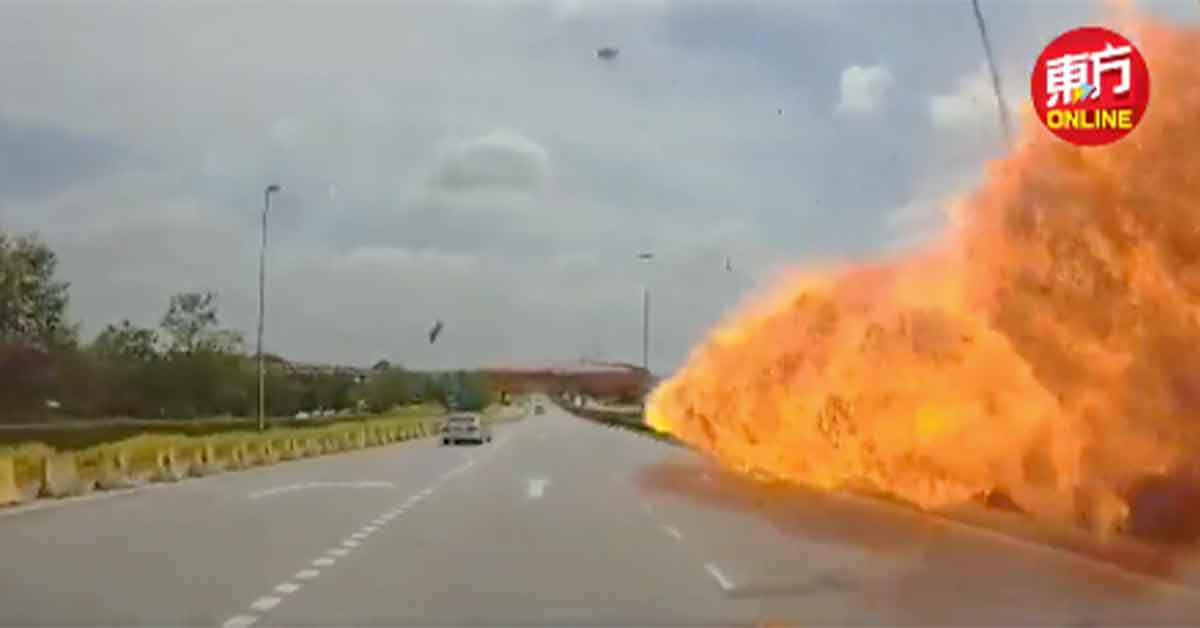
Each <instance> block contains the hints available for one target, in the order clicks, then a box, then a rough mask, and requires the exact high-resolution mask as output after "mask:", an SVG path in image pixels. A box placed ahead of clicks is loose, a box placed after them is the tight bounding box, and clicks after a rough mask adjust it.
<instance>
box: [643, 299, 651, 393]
mask: <svg viewBox="0 0 1200 628" xmlns="http://www.w3.org/2000/svg"><path fill="white" fill-rule="evenodd" d="M642 368H643V369H645V370H646V371H647V372H649V371H650V288H649V287H647V286H642Z"/></svg>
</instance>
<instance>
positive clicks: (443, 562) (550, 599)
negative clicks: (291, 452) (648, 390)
mask: <svg viewBox="0 0 1200 628" xmlns="http://www.w3.org/2000/svg"><path fill="white" fill-rule="evenodd" d="M98 495H99V497H92V498H84V499H79V500H67V501H62V502H52V503H50V505H49V506H45V505H44V503H38V504H37V506H36V507H35V508H33V509H25V510H18V511H15V512H14V511H8V512H4V513H2V514H0V561H2V562H3V567H2V568H0V624H2V625H5V626H8V625H23V626H32V625H43V626H44V625H54V626H66V625H81V626H82V625H87V626H96V625H156V626H161V625H172V626H175V625H187V626H193V625H196V626H199V625H208V626H231V627H237V626H242V627H248V626H269V625H307V626H312V625H325V626H332V625H336V626H350V625H372V626H383V625H423V626H472V625H489V626H491V625H521V626H526V625H545V626H558V625H592V626H596V625H614V626H616V625H620V626H625V625H645V626H666V625H735V624H752V625H807V626H812V625H831V624H836V625H846V624H854V625H864V624H870V625H897V624H909V625H912V624H921V625H929V624H941V625H951V624H952V625H997V624H1007V625H1013V624H1021V625H1030V624H1039V625H1097V624H1120V625H1130V624H1143V625H1144V624H1154V623H1160V624H1161V623H1169V624H1176V625H1178V624H1186V623H1195V622H1198V621H1200V590H1194V589H1191V588H1189V587H1187V586H1179V585H1165V584H1161V583H1159V582H1158V581H1156V580H1153V579H1148V578H1146V577H1142V576H1135V575H1130V574H1128V573H1125V572H1122V571H1121V570H1118V569H1116V568H1113V567H1111V566H1109V565H1106V564H1103V563H1099V562H1096V561H1092V560H1087V559H1082V558H1079V557H1078V556H1074V555H1072V554H1069V553H1065V552H1060V551H1057V550H1050V549H1044V548H1039V547H1037V546H1035V545H1032V544H1028V543H1024V542H1019V541H1013V540H1008V539H1006V538H1004V537H1001V536H998V535H995V534H991V533H984V532H979V531H976V530H973V529H970V528H968V527H965V526H958V525H953V524H947V523H945V522H944V521H939V520H935V519H933V518H930V517H927V516H923V515H920V514H918V513H914V512H909V511H906V510H904V509H901V508H896V507H893V506H883V505H878V504H874V503H871V502H868V501H864V500H855V499H846V498H839V497H832V496H827V495H816V494H804V493H799V492H780V491H779V490H768V489H764V488H758V487H756V486H755V485H754V484H753V483H751V482H749V481H747V480H744V479H740V478H737V477H734V476H732V475H729V474H726V473H723V472H721V471H719V470H717V469H715V468H711V467H710V466H708V465H707V464H706V463H705V462H703V461H702V460H701V459H699V458H698V457H697V456H696V455H695V454H693V453H690V452H688V451H685V450H682V449H679V448H675V447H671V446H669V445H666V444H663V443H660V442H657V441H654V440H651V439H648V438H645V437H642V436H638V435H635V434H632V433H629V432H624V431H619V430H613V429H610V428H606V427H602V426H599V425H596V424H593V423H589V422H585V421H583V420H579V419H575V418H572V417H569V416H566V415H564V414H563V413H561V412H559V411H558V410H556V409H553V408H552V407H548V409H547V413H546V414H545V415H541V416H531V417H529V418H526V419H525V420H523V421H520V422H517V423H511V424H507V425H504V426H502V427H499V428H498V429H497V430H496V439H495V441H494V442H493V443H491V444H487V445H483V446H477V447H441V446H439V444H438V443H437V442H436V441H434V440H432V439H429V440H424V441H415V442H409V443H404V444H398V445H393V446H388V447H382V448H376V449H369V450H363V451H359V452H353V453H346V454H340V455H336V456H330V457H322V458H315V459H305V460H299V461H293V462H287V463H283V464H280V465H277V466H273V467H264V468H258V469H253V470H249V471H245V472H240V473H227V474H222V475H218V476H212V477H208V478H202V479H196V480H188V481H185V482H181V483H179V484H175V485H163V486H156V487H151V488H148V489H143V490H140V491H136V492H131V493H125V494H117V495H110V494H98Z"/></svg>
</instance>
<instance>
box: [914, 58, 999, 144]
mask: <svg viewBox="0 0 1200 628" xmlns="http://www.w3.org/2000/svg"><path fill="white" fill-rule="evenodd" d="M997 115H998V114H997V108H996V96H995V94H994V93H993V92H992V81H991V77H990V75H989V73H988V69H987V65H986V64H981V65H980V66H979V67H978V68H977V69H976V70H974V71H972V72H970V73H969V74H966V75H964V76H962V77H961V78H959V80H958V84H957V85H955V87H954V89H953V91H950V92H948V93H944V94H934V95H933V96H931V97H930V98H929V118H930V120H931V121H932V122H933V124H934V126H935V127H938V128H940V129H947V130H951V131H963V130H975V129H978V128H980V127H982V126H985V125H993V126H994V125H995V124H996V116H997Z"/></svg>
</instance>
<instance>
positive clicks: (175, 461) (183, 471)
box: [154, 447, 187, 482]
mask: <svg viewBox="0 0 1200 628" xmlns="http://www.w3.org/2000/svg"><path fill="white" fill-rule="evenodd" d="M185 477H187V468H186V467H183V466H182V465H180V464H179V454H178V452H176V451H175V448H174V447H168V448H166V449H160V450H158V453H156V454H155V455H154V479H156V480H158V481H159V482H178V481H179V480H182V479H183V478H185Z"/></svg>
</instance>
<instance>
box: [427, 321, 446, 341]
mask: <svg viewBox="0 0 1200 628" xmlns="http://www.w3.org/2000/svg"><path fill="white" fill-rule="evenodd" d="M442 327H443V325H442V321H440V320H438V321H434V322H433V329H430V330H429V344H433V343H434V341H436V340H437V339H438V336H439V335H441V333H442Z"/></svg>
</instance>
